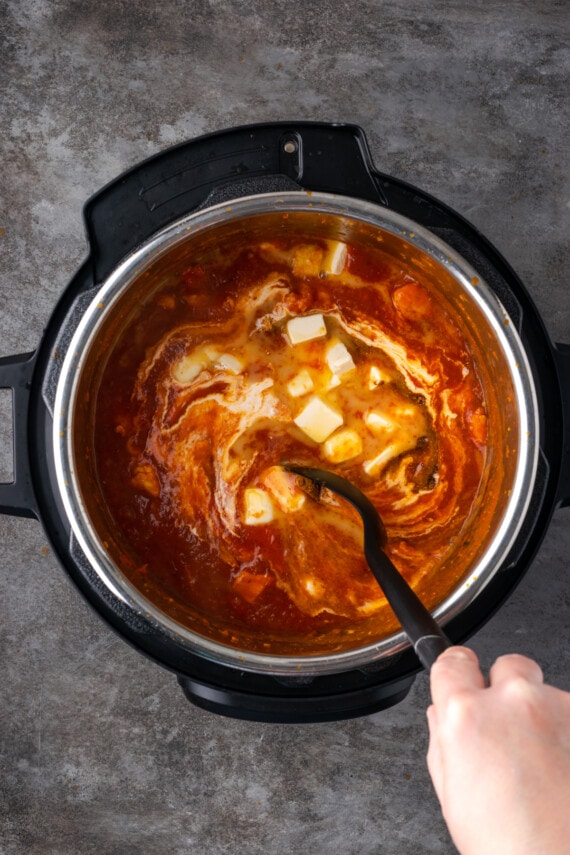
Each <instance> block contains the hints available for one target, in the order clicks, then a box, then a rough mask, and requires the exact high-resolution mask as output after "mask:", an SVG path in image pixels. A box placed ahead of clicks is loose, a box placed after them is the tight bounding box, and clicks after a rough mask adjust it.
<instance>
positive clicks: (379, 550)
mask: <svg viewBox="0 0 570 855" xmlns="http://www.w3.org/2000/svg"><path fill="white" fill-rule="evenodd" d="M283 468H284V469H285V470H286V471H287V472H292V473H293V474H295V475H298V476H299V486H300V487H301V488H302V489H303V490H304V491H305V492H306V493H307V494H308V495H309V496H310V497H311V498H312V499H314V500H315V501H320V494H321V491H322V488H323V487H327V488H328V489H329V490H332V491H333V492H334V493H337V494H338V495H339V496H342V497H343V498H344V499H346V500H347V501H348V502H350V504H351V505H353V506H354V507H355V508H356V510H357V511H358V513H359V514H360V516H361V518H362V522H363V525H364V555H365V557H366V561H367V562H368V566H369V567H370V570H371V571H372V573H373V574H374V577H375V579H376V581H377V582H378V584H379V585H380V587H381V588H382V591H383V592H384V595H385V596H386V599H387V600H388V602H389V603H390V606H391V608H392V610H393V612H394V614H395V615H396V617H397V618H398V620H399V621H400V623H401V624H402V629H403V630H404V632H405V633H406V635H407V636H408V638H409V640H410V642H411V643H412V646H413V648H414V651H415V653H416V655H417V657H418V659H419V660H420V662H421V663H422V665H423V666H424V668H425V669H426V670H427V671H429V670H430V669H431V666H432V665H433V663H434V662H435V660H436V659H437V657H438V656H439V654H440V653H443V651H444V650H445V649H446V648H448V647H451V641H450V640H449V638H448V637H447V636H446V634H445V633H444V632H443V630H442V629H441V627H440V626H439V624H438V623H437V621H436V620H435V619H434V617H433V616H432V615H431V613H430V612H429V611H428V609H427V608H426V607H425V606H424V604H423V603H422V601H421V600H420V599H419V597H418V596H417V594H416V593H415V591H414V590H413V589H412V588H411V587H410V586H409V585H408V583H407V582H406V580H405V579H404V577H403V576H402V574H401V573H400V571H399V570H398V568H397V567H396V566H395V564H393V563H392V561H391V559H390V558H389V557H388V555H386V553H385V551H384V547H385V545H386V541H387V536H386V529H385V528H384V523H383V522H382V520H381V518H380V515H379V513H378V511H377V510H376V508H375V507H374V505H373V504H372V502H371V501H370V499H369V498H368V497H367V496H366V495H365V494H364V493H363V492H362V491H361V490H359V488H358V487H356V486H355V485H354V484H353V483H352V482H351V481H347V479H346V478H342V477H341V476H340V475H336V474H334V473H333V472H328V471H327V470H325V469H318V468H313V467H306V466H289V465H284V467H283Z"/></svg>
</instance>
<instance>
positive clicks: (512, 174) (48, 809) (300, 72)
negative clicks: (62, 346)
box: [0, 0, 570, 855]
mask: <svg viewBox="0 0 570 855" xmlns="http://www.w3.org/2000/svg"><path fill="white" fill-rule="evenodd" d="M567 37H568V12H567V5H566V4H565V3H563V2H556V1H555V0H552V2H542V3H536V2H534V0H512V2H509V3H504V2H497V0H489V2H474V0H473V2H447V0H446V2H443V0H433V2H431V3H425V2H422V0H406V2H403V0H391V2H380V0H362V2H360V3H348V2H346V0H338V2H336V3H335V2H332V0H324V2H314V0H309V2H304V0H289V2H274V0H265V2H262V0H250V2H248V3H245V2H237V0H196V2H187V3H185V2H182V0H162V2H150V0H149V2H144V3H138V2H128V0H113V2H111V0H101V2H97V3H90V2H86V0H54V2H48V0H4V2H2V3H0V55H1V57H2V62H1V63H0V127H1V129H2V133H1V135H0V155H1V157H0V356H6V355H10V354H17V353H23V352H26V351H32V350H34V349H35V348H36V347H37V345H38V342H39V341H40V338H41V335H42V330H43V329H44V327H45V326H46V324H47V322H48V319H49V316H50V313H51V311H52V309H53V307H54V306H55V304H56V302H57V299H58V297H59V295H60V294H61V293H62V291H63V290H64V289H65V287H66V285H67V283H68V282H69V280H70V278H71V277H72V275H73V273H74V272H75V271H76V270H77V268H78V266H79V265H80V263H81V261H82V259H83V258H84V257H85V254H86V241H85V236H84V228H83V224H82V217H81V211H82V205H83V203H84V201H85V200H86V199H87V198H88V197H89V196H91V194H93V193H94V192H95V191H96V190H98V189H99V188H101V187H102V186H103V185H104V184H105V183H106V182H108V181H110V180H112V179H113V178H115V177H116V176H117V175H119V174H120V173H121V172H122V171H124V170H125V169H127V168H128V167H130V166H132V165H134V164H136V163H138V162H139V161H141V160H143V159H144V158H146V157H148V156H150V155H152V154H154V153H156V152H159V151H161V150H163V149H165V148H166V147H168V146H170V145H172V144H174V143H177V142H181V141H183V140H185V139H188V138H191V137H195V136H198V135H200V134H203V133H207V132H210V131H214V130H219V129H222V128H225V127H230V126H233V125H239V124H246V123H247V124H249V123H253V122H263V121H274V120H281V119H295V120H300V119H315V120H323V121H344V122H353V123H357V124H359V125H361V126H362V127H363V128H364V129H365V131H366V134H367V137H368V140H369V143H370V148H371V151H372V155H373V159H374V162H375V164H376V167H377V168H378V169H379V170H381V171H382V172H385V173H387V174H389V175H393V176H395V177H397V178H400V179H403V180H405V181H407V182H410V183H412V184H415V185H417V186H418V187H421V188H422V189H423V190H425V191H427V192H429V193H431V194H433V195H434V196H436V197H437V198H439V199H441V200H442V201H443V202H445V203H447V204H448V205H450V206H451V207H452V208H454V209H455V210H456V211H458V212H460V213H461V214H462V215H463V216H465V217H466V218H467V219H468V220H469V221H471V222H472V223H473V224H474V225H475V226H476V227H478V228H479V229H480V230H481V231H482V232H483V233H484V234H485V235H486V236H487V237H488V238H489V239H490V240H491V241H492V242H493V243H494V244H495V246H496V247H497V248H498V249H499V250H500V252H502V253H503V254H504V256H505V257H506V258H507V260H508V261H509V262H510V263H511V264H512V265H513V267H514V268H515V270H516V271H517V272H518V274H519V275H520V277H521V278H522V280H523V281H524V283H525V285H526V287H527V289H528V290H529V292H530V294H531V295H532V298H533V299H534V301H535V303H536V305H537V307H538V309H539V311H540V313H541V315H542V317H543V318H544V321H545V324H546V327H547V329H548V332H549V334H550V336H551V337H552V339H553V340H554V341H561V342H565V343H570V289H569V286H568V283H569V281H570V269H569V263H568V262H569V259H568V219H569V205H570V202H569V200H570V188H569V186H568V166H569V157H568V110H567V94H568V93H567V88H568V73H569V70H570V68H569V61H568V49H567V41H568V39H567ZM0 404H1V419H2V421H1V432H0V466H1V470H0V471H1V474H2V480H4V481H6V480H8V478H7V470H8V469H9V464H10V454H9V446H10V442H11V419H10V418H9V412H10V411H9V406H8V395H7V393H6V392H3V393H2V394H1V395H0ZM569 514H570V511H569V510H568V509H559V510H557V511H556V512H555V513H554V516H553V519H552V522H551V524H550V527H549V529H548V532H547V534H546V537H545V539H544V542H543V544H542V546H541V548H540V550H539V552H538V554H537V556H536V558H535V559H534V561H533V563H532V565H531V567H530V568H529V570H528V572H527V574H526V576H525V578H524V579H523V581H522V583H521V584H520V586H519V587H518V588H517V590H516V591H515V592H514V593H513V595H512V596H511V597H510V598H509V600H508V602H507V603H506V604H505V605H504V606H503V607H502V608H501V609H500V610H499V612H498V613H497V614H496V615H495V616H494V617H493V618H492V619H491V620H490V621H489V622H488V623H487V624H486V626H485V627H484V628H483V629H482V630H480V631H479V632H478V633H477V634H476V636H475V637H473V638H472V640H471V644H472V645H473V647H474V648H475V649H476V650H477V651H478V653H479V654H480V656H481V658H482V661H483V663H484V664H485V665H486V666H489V665H490V663H491V662H492V660H493V658H494V657H495V656H496V655H498V654H500V653H503V652H509V651H519V652H521V653H524V654H527V655H531V656H533V657H534V658H536V659H537V660H538V661H539V662H540V663H541V665H542V666H543V668H544V671H545V674H546V677H547V679H548V680H549V681H551V682H553V683H555V684H557V685H560V686H562V687H565V688H570V667H569V666H570V661H569V650H570V622H569V620H568V606H569V603H570V574H569V572H568V561H569V556H570V525H569V521H570V516H569ZM0 543H1V544H2V553H1V558H0V565H1V571H0V615H1V619H0V625H1V630H0V638H1V650H2V692H1V693H0V698H1V699H0V754H1V760H2V765H1V774H0V796H1V798H0V851H1V852H2V853H3V855H52V853H53V855H126V853H137V855H139V853H140V855H189V853H193V855H195V854H196V853H199V855H202V853H203V855H283V853H287V852H291V853H295V855H315V853H317V855H318V853H323V855H427V853H434V855H436V853H437V855H442V853H452V852H454V851H455V849H454V847H453V845H452V843H451V842H450V839H449V836H448V833H447V830H446V828H445V825H444V823H443V820H442V818H441V815H440V812H439V807H438V804H437V800H436V798H435V795H434V794H433V791H432V788H431V785H430V780H429V776H428V773H427V770H426V765H425V751H426V747H427V732H426V724H425V710H426V706H427V704H428V700H429V692H428V681H427V678H426V676H425V675H423V674H421V675H419V676H418V678H417V679H416V682H415V684H414V686H413V688H412V691H411V692H410V694H409V695H408V697H407V698H406V700H405V701H403V702H402V703H400V704H399V705H398V706H395V707H393V708H392V709H390V710H387V711H385V712H381V713H377V714H374V715H371V716H368V717H362V718H358V719H354V720H349V721H342V722H333V723H328V724H312V725H283V724H258V723H250V722H244V721H238V720H234V719H225V718H221V717H218V716H215V715H212V714H211V713H208V712H204V711H202V710H200V709H198V708H195V707H194V706H192V705H191V704H190V703H188V702H187V701H186V700H185V698H184V696H183V694H182V692H181V691H180V689H179V687H178V686H177V684H176V680H175V678H174V677H173V676H172V675H171V674H170V673H167V672H166V671H165V670H163V669H162V668H160V667H159V666H158V665H156V664H154V663H152V662H150V661H148V660H147V659H145V658H144V657H143V656H141V655H140V654H139V653H138V652H137V651H136V650H134V649H132V648H131V647H129V646H128V645H127V644H126V643H125V642H124V641H123V640H122V639H121V638H119V637H118V636H117V635H115V634H114V633H113V632H112V631H111V630H110V629H109V628H108V627H107V626H106V625H105V624H104V623H103V621H102V620H101V619H100V618H99V616H98V615H97V614H96V613H95V612H94V611H92V610H91V609H90V608H89V607H88V606H87V605H86V604H85V602H84V601H83V599H82V598H81V597H80V595H79V594H78V592H77V591H76V589H75V588H74V587H73V586H72V585H71V584H70V582H69V580H68V578H67V576H66V574H65V572H64V570H63V569H62V568H61V567H60V565H59V563H58V560H57V558H56V556H55V555H54V554H53V552H52V549H51V548H50V545H49V542H48V539H47V537H46V534H45V533H44V531H43V529H42V526H41V524H40V523H39V522H37V521H35V520H31V519H21V518H14V517H7V516H3V517H0Z"/></svg>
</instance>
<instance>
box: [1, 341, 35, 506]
mask: <svg viewBox="0 0 570 855" xmlns="http://www.w3.org/2000/svg"><path fill="white" fill-rule="evenodd" d="M35 363H36V353H35V352H34V353H21V354H19V355H17V356H4V357H2V358H0V389H11V390H12V417H13V461H14V462H13V472H14V480H13V481H12V482H10V483H4V484H0V513H1V514H8V515H10V516H15V517H30V518H35V519H37V518H38V511H37V502H36V496H35V493H34V489H33V486H32V478H31V472H30V453H29V434H28V411H29V404H30V388H31V383H32V375H33V373H34V367H35Z"/></svg>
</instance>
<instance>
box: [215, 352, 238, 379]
mask: <svg viewBox="0 0 570 855" xmlns="http://www.w3.org/2000/svg"><path fill="white" fill-rule="evenodd" d="M215 363H216V366H217V367H218V368H223V369H224V371H229V372H230V374H240V373H241V372H242V371H243V362H242V361H241V359H238V358H237V356H234V355H233V354H231V353H222V355H221V356H218V357H217V359H216V360H215Z"/></svg>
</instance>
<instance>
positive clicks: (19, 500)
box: [0, 122, 570, 722]
mask: <svg viewBox="0 0 570 855" xmlns="http://www.w3.org/2000/svg"><path fill="white" fill-rule="evenodd" d="M291 190H293V191H294V190H311V191H322V192H326V193H336V194H342V195H347V196H352V197H355V198H358V199H365V200H368V201H371V202H374V203H376V204H378V205H380V206H384V207H385V208H387V209H389V210H392V211H395V212H397V213H399V214H402V215H404V216H406V217H409V218H410V219H411V220H413V221H414V222H416V223H418V224H419V225H420V226H423V227H425V228H427V229H429V230H430V231H431V232H432V233H433V234H435V235H436V236H437V237H439V238H441V239H442V240H444V241H445V242H446V243H447V244H449V245H450V246H451V247H453V249H455V250H456V251H457V252H458V253H459V254H460V255H462V256H463V258H465V259H466V260H467V261H468V262H469V263H470V264H471V265H472V266H473V267H474V268H475V269H476V270H477V272H478V273H479V274H480V276H481V277H482V278H483V279H484V280H485V281H486V282H487V284H488V285H489V286H490V287H491V288H492V290H493V291H494V292H495V294H496V295H497V296H498V297H499V299H500V301H501V302H502V304H503V305H504V307H505V309H506V311H507V312H508V315H509V317H510V319H511V321H512V322H514V323H515V324H516V328H517V331H518V334H519V336H520V338H521V341H522V344H523V346H524V349H525V353H526V355H527V358H528V361H529V364H530V369H531V372H532V375H533V379H534V384H535V387H536V392H537V398H538V409H539V415H540V425H539V440H540V450H539V461H538V472H537V476H536V478H535V481H534V488H533V491H532V496H531V499H530V505H529V507H528V510H527V512H526V514H525V519H524V523H523V526H522V529H521V530H520V532H519V534H518V536H517V538H516V542H515V543H514V545H513V547H512V549H511V551H510V553H509V555H508V556H507V558H506V559H505V560H504V561H503V562H502V564H501V567H500V569H499V571H498V572H497V573H496V574H495V575H494V577H493V579H492V581H491V582H490V583H489V584H488V585H487V587H486V588H485V589H484V590H483V591H482V592H481V594H480V595H479V596H478V597H477V598H476V600H475V601H474V602H473V603H472V604H470V605H469V606H467V608H466V609H465V610H464V611H462V612H461V614H460V615H459V616H457V617H456V618H454V619H453V620H452V621H451V622H450V623H448V624H447V626H446V632H447V633H448V634H449V636H450V638H451V639H452V640H453V641H454V642H455V643H463V642H464V641H465V640H466V639H468V638H469V637H470V636H471V635H472V634H473V633H474V632H475V631H476V630H477V629H479V628H480V627H481V626H482V625H483V624H484V623H485V622H486V621H487V620H488V619H489V618H490V617H491V616H492V615H493V614H494V613H495V612H496V611H497V609H498V608H500V606H501V605H502V603H503V602H504V601H505V599H506V598H507V597H508V596H509V595H510V593H511V592H512V591H513V589H514V588H515V587H516V585H517V584H518V582H519V581H520V579H521V578H522V576H523V575H524V572H525V571H526V569H527V568H528V566H529V564H530V563H531V561H532V558H533V557H534V555H535V553H536V551H537V549H538V547H539V545H540V543H541V541H542V538H543V537H544V535H545V533H546V530H547V527H548V523H549V521H550V518H551V516H552V513H553V512H554V511H555V510H556V508H558V507H562V506H567V505H569V504H570V345H557V346H554V345H553V344H552V343H551V341H550V339H549V337H548V335H547V333H546V330H545V328H544V325H543V323H542V320H541V318H540V316H539V314H538V312H537V310H536V308H535V306H534V304H533V303H532V300H531V299H530V297H529V295H528V293H527V292H526V290H525V288H524V286H523V285H522V283H521V282H520V280H519V279H518V277H517V276H516V274H515V273H514V272H513V270H512V269H511V268H510V266H509V265H508V264H507V262H506V261H505V260H504V259H503V258H502V257H501V255H500V254H499V253H498V252H497V251H496V250H495V249H494V247H493V246H492V245H491V244H490V243H489V242H488V241H487V239H486V238H484V237H483V236H482V235H481V234H480V233H479V232H477V231H476V230H475V229H474V228H473V227H472V226H470V225H469V223H467V222H466V221H465V220H464V219H463V218H462V217H461V216H459V215H458V214H456V213H455V212H453V211H452V210H450V209H449V208H448V207H447V206H445V205H443V204H442V203H440V202H438V201H437V200H435V199H434V198H432V197H430V196H428V195H427V194H425V193H423V192H422V191H420V190H418V189H416V188H414V187H411V186H410V185H407V184H405V183H403V182H401V181H398V180H396V179H394V178H391V177H389V176H386V175H382V174H381V173H379V172H377V171H376V170H375V168H374V166H373V164H372V160H371V158H370V155H369V152H368V146H367V143H366V139H365V136H364V133H363V132H362V130H361V129H360V128H358V127H356V126H352V125H329V124H322V123H311V122H300V123H295V122H291V123H289V122H283V123H275V124H270V125H254V126H249V127H242V128H236V129H233V130H229V131H222V132H219V133H216V134H211V135H208V136H205V137H201V138H199V139H196V140H193V141H190V142H187V143H184V144H182V145H180V146H177V147H175V148H173V149H170V150H168V151H166V152H164V153H162V154H160V155H158V156H156V157H154V158H152V159H150V160H148V161H146V162H144V163H142V164H140V165H139V166H137V167H135V168H134V169H132V170H130V171H129V172H128V173H125V174H124V175H122V176H120V177H119V178H118V179H116V181H114V182H112V183H111V184H110V185H108V186H107V187H105V188H104V189H103V190H102V191H100V193H99V194H97V195H96V196H95V197H93V198H92V199H91V200H90V201H89V202H88V203H87V205H86V207H85V221H86V225H87V234H88V239H89V255H88V257H87V259H86V261H85V262H84V263H83V265H82V266H81V267H80V269H79V270H78V271H77V272H76V274H75V276H74V277H73V279H72V280H71V282H70V284H69V286H68V287H67V289H66V290H65V292H64V294H63V295H62V297H61V299H60V301H59V303H58V305H57V307H56V309H55V311H54V314H53V316H52V318H51V320H50V323H49V325H48V327H47V329H46V332H45V334H44V336H43V338H42V340H41V342H40V344H39V347H38V349H37V350H36V351H35V352H34V353H32V354H22V355H18V356H14V357H8V358H5V359H1V360H0V388H10V389H12V391H13V401H14V470H15V478H14V482H13V483H11V484H3V485H0V512H2V513H7V514H13V515H20V516H28V517H36V518H38V519H39V520H41V522H42V523H43V525H44V528H45V530H46V534H47V536H48V537H49V539H50V541H51V544H52V546H53V549H54V551H55V553H56V554H57V555H58V558H59V560H60V562H61V564H62V565H63V566H64V568H65V569H66V571H67V572H68V574H69V576H70V577H71V578H72V579H73V581H74V582H75V584H76V585H77V586H78V588H79V589H80V590H81V591H82V593H83V594H84V596H85V598H86V599H87V600H88V602H90V603H91V605H92V606H93V607H94V608H95V609H96V611H97V612H98V613H99V614H100V615H101V616H102V617H103V618H104V619H105V620H106V621H107V622H108V623H109V624H110V625H111V626H112V627H113V628H114V629H115V630H116V631H117V632H118V633H119V634H120V635H121V636H122V637H123V638H124V639H126V640H127V641H129V642H130V643H131V644H133V645H134V646H135V647H136V648H137V649H138V650H139V651H141V652H142V653H144V654H145V655H147V656H149V657H151V658H152V659H153V660H155V661H156V662H158V663H159V664H161V665H162V666H164V667H166V668H168V669H170V670H171V671H173V672H174V673H175V674H176V675H177V676H178V680H179V682H180V684H181V686H182V688H183V690H184V692H185V694H186V695H187V696H188V697H189V699H190V700H192V702H193V703H195V704H197V705H199V706H201V707H203V708H206V709H209V710H212V711H215V712H218V713H221V714H225V715H231V716H234V717H238V718H247V719H252V720H259V721H262V720H264V721H288V722H305V721H324V720H334V719H340V718H348V717H354V716H358V715H364V714H369V713H372V712H377V711H378V710H381V709H384V708H386V707H388V706H391V705H392V704H394V703H397V702H399V701H400V700H402V698H403V697H405V695H406V694H407V692H408V691H409V688H410V687H411V685H412V683H413V680H414V675H415V673H416V672H417V671H418V670H419V663H418V660H417V659H416V657H415V655H414V653H413V652H412V650H411V649H408V650H405V651H403V652H401V653H399V654H398V655H396V656H393V657H390V658H388V659H387V660H380V661H378V662H374V663H372V664H371V665H370V666H365V667H362V668H358V669H354V670H350V671H344V672H341V673H338V674H324V675H320V676H316V677H301V678H299V679H297V678H292V677H279V676H272V675H268V674H255V673H251V672H247V671H241V670H239V669H237V668H231V667H227V666H223V665H220V664H218V663H216V662H212V661H209V660H208V659H207V658H205V657H203V656H196V655H194V654H193V653H192V652H190V651H189V650H188V649H187V648H186V647H185V646H183V645H181V644H179V643H178V642H177V641H176V639H173V638H172V636H171V635H169V634H168V633H167V632H165V631H163V630H160V629H159V628H157V627H156V626H155V625H153V624H151V623H150V622H149V621H146V620H145V619H144V617H141V616H140V615H139V614H136V613H134V612H133V611H132V610H131V609H129V608H128V607H127V606H126V605H125V603H124V602H123V601H122V600H121V599H120V598H119V597H117V596H115V595H114V594H113V593H112V591H110V590H109V588H108V587H106V586H105V585H103V584H102V582H101V580H100V579H99V577H98V576H97V574H96V573H95V572H94V571H93V569H92V567H91V566H90V563H89V561H87V559H86V557H85V555H84V554H83V552H82V550H81V548H80V546H79V544H78V543H77V541H76V540H75V537H74V535H73V533H72V530H71V525H70V522H69V520H68V518H67V515H66V512H65V508H64V506H63V503H62V499H61V493H60V490H59V487H58V482H57V475H56V471H55V466H54V452H53V441H52V429H53V407H54V401H55V391H56V386H57V381H58V376H59V371H60V370H61V364H62V361H63V357H64V355H65V353H66V350H67V347H68V345H69V341H70V339H71V337H72V336H73V333H74V331H75V329H76V327H77V324H78V323H79V321H80V320H81V317H82V314H83V313H84V312H85V310H86V307H87V306H88V305H89V304H90V303H91V301H92V299H93V296H94V294H95V293H96V291H97V289H98V287H99V285H100V284H101V283H102V282H103V281H104V280H105V279H106V277H107V276H108V275H109V274H110V273H111V272H112V271H113V269H114V268H115V267H116V266H117V265H118V264H119V263H120V262H121V260H122V259H124V258H125V257H126V256H127V255H128V254H129V253H131V252H132V251H134V250H136V249H137V248H138V247H139V246H140V245H141V244H142V243H144V242H145V241H146V240H148V239H149V238H150V237H151V236H152V235H153V234H155V233H156V232H157V231H158V230H160V229H162V228H163V227H165V226H167V225H169V224H170V223H172V222H173V221H174V220H176V219H179V218H180V217H182V216H184V215H186V214H188V213H189V212H190V211H193V210H198V209H201V208H207V207H210V206H212V205H214V204H216V203H219V202H223V201H226V200H230V199H237V198H241V197H243V196H246V195H252V194H258V193H271V192H283V191H291Z"/></svg>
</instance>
